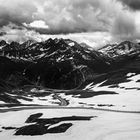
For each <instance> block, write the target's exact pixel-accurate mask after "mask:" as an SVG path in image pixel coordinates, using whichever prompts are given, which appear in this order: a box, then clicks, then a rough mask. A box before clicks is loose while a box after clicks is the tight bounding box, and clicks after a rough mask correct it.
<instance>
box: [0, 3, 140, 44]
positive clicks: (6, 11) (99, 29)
mask: <svg viewBox="0 0 140 140" xmlns="http://www.w3.org/2000/svg"><path fill="white" fill-rule="evenodd" d="M49 37H63V38H71V39H73V40H76V41H78V42H86V43H88V44H90V45H93V46H100V45H103V44H106V43H110V42H119V41H123V40H132V41H136V40H139V39H140V0H0V39H6V40H7V41H12V40H14V41H25V40H27V39H35V40H38V41H41V40H45V39H47V38H49Z"/></svg>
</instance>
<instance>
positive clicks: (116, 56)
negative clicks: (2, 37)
mask: <svg viewBox="0 0 140 140" xmlns="http://www.w3.org/2000/svg"><path fill="white" fill-rule="evenodd" d="M139 56H140V45H139V44H137V43H132V42H129V41H125V42H122V43H120V44H115V45H112V46H111V47H110V46H109V45H106V46H105V47H103V48H101V49H99V50H97V51H95V50H90V49H89V48H86V47H83V46H81V45H80V44H78V43H77V42H75V41H72V40H70V39H62V38H61V39H57V38H56V39H51V38H50V39H48V40H46V41H43V42H36V41H32V40H29V41H26V42H24V43H22V44H20V43H17V42H11V43H10V44H8V43H6V41H1V42H0V61H1V63H0V65H1V66H0V67H1V69H0V77H4V78H1V79H4V80H6V81H10V82H12V80H13V81H15V79H17V81H18V78H19V77H21V78H19V79H20V82H19V83H17V85H16V86H23V85H25V84H26V81H28V82H27V83H28V84H37V85H41V86H44V87H48V88H55V89H72V88H78V87H81V85H83V84H84V83H85V82H88V81H94V80H95V75H102V74H105V73H108V72H111V71H115V70H119V69H121V68H124V67H125V66H126V65H129V64H130V63H132V62H133V61H135V60H137V61H139ZM4 61H5V62H6V63H3V62H4ZM7 69H8V70H7ZM138 69H139V68H138ZM137 71H138V70H137ZM17 75H18V76H17ZM21 79H23V81H22V80H21ZM29 81H30V82H29Z"/></svg>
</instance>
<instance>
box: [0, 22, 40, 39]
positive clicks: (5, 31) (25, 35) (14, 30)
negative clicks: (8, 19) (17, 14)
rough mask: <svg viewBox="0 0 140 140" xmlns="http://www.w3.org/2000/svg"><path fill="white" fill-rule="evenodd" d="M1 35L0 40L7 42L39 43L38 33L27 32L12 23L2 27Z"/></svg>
mask: <svg viewBox="0 0 140 140" xmlns="http://www.w3.org/2000/svg"><path fill="white" fill-rule="evenodd" d="M1 33H2V35H1V36H0V40H6V41H7V42H12V41H17V42H23V41H27V40H37V41H41V38H40V34H39V33H37V32H35V31H34V30H28V29H26V28H24V27H22V26H21V27H20V26H17V25H15V24H13V23H9V24H8V25H7V26H3V27H2V28H1Z"/></svg>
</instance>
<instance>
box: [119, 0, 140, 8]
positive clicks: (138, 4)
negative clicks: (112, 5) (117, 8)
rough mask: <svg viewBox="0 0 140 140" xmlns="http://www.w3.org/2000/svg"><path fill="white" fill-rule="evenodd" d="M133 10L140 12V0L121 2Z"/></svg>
mask: <svg viewBox="0 0 140 140" xmlns="http://www.w3.org/2000/svg"><path fill="white" fill-rule="evenodd" d="M119 1H121V2H122V3H123V4H125V5H127V6H129V7H130V8H131V9H133V10H140V0H119Z"/></svg>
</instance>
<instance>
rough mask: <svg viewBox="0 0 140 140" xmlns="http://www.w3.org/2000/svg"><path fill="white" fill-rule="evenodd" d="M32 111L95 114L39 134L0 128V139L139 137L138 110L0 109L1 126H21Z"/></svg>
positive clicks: (106, 139)
mask: <svg viewBox="0 0 140 140" xmlns="http://www.w3.org/2000/svg"><path fill="white" fill-rule="evenodd" d="M35 113H43V116H42V117H41V118H53V117H54V116H55V117H66V116H73V115H76V116H96V117H95V118H92V119H91V120H89V121H70V122H71V123H72V126H71V127H70V128H69V129H68V130H67V131H66V132H65V133H56V134H44V135H38V136H15V135H13V134H14V133H15V130H3V129H2V128H0V131H2V132H1V133H0V139H3V140H30V139H32V138H33V139H34V140H46V139H48V140H56V139H57V140H122V139H127V140H132V139H133V140H139V139H140V125H139V124H140V114H129V113H115V112H114V113H113V112H104V111H95V110H86V109H82V110H81V109H63V110H62V109H33V110H23V111H16V112H14V111H11V112H7V113H0V116H1V119H0V127H2V126H4V127H9V126H11V127H21V126H24V125H27V124H25V120H26V119H27V118H28V117H29V116H30V115H31V114H35Z"/></svg>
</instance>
